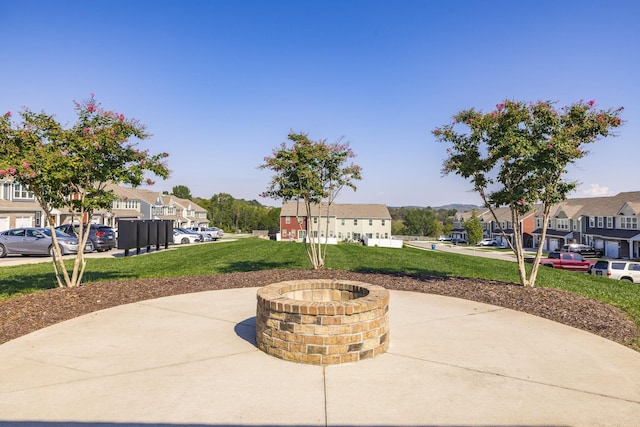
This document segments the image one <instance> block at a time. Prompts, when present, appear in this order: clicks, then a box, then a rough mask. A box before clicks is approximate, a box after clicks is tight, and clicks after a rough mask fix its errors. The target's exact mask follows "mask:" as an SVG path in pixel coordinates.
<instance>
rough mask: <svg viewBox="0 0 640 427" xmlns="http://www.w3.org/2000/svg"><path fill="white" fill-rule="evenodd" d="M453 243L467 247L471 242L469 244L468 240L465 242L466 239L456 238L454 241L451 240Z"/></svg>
mask: <svg viewBox="0 0 640 427" xmlns="http://www.w3.org/2000/svg"><path fill="white" fill-rule="evenodd" d="M451 243H453V244H454V245H458V244H460V245H466V244H467V243H469V242H467V241H466V240H464V239H460V238H458V237H456V238H454V239H451Z"/></svg>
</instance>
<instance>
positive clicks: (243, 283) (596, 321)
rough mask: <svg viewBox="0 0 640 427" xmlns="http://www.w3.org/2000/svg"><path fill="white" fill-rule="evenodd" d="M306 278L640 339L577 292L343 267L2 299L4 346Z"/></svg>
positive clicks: (92, 286) (98, 286)
mask: <svg viewBox="0 0 640 427" xmlns="http://www.w3.org/2000/svg"><path fill="white" fill-rule="evenodd" d="M307 278H309V279H310V278H323V279H324V278H326V279H343V280H356V281H363V282H368V283H371V284H375V285H380V286H384V287H385V288H387V289H390V290H399V291H411V292H423V293H429V294H437V295H444V296H451V297H456V298H463V299H468V300H473V301H479V302H483V303H487V304H493V305H497V306H500V307H505V308H510V309H513V310H518V311H522V312H525V313H529V314H533V315H536V316H540V317H544V318H546V319H550V320H553V321H556V322H559V323H563V324H566V325H569V326H573V327H575V328H579V329H582V330H585V331H588V332H591V333H594V334H596V335H599V336H601V337H604V338H607V339H609V340H612V341H615V342H618V343H620V344H623V345H630V344H631V343H633V342H634V341H635V340H636V339H637V338H638V337H639V336H640V334H639V331H638V329H637V328H636V326H635V324H634V323H633V322H632V321H631V320H630V319H629V318H628V317H627V315H626V314H625V313H624V312H623V311H622V310H619V309H617V308H615V307H613V306H610V305H607V304H604V303H602V302H600V301H596V300H592V299H589V298H586V297H582V296H580V295H576V294H573V293H570V292H565V291H560V290H556V289H550V288H542V287H533V288H531V287H523V286H520V285H517V284H513V283H505V282H498V281H491V280H482V279H468V278H456V277H434V276H416V275H401V274H377V273H376V274H373V273H357V272H349V271H338V270H321V271H313V270H266V271H253V272H246V273H230V274H215V275H208V276H193V277H171V278H160V279H143V280H120V281H113V282H96V283H89V284H85V285H83V286H80V287H77V288H57V289H50V290H46V291H40V292H35V293H32V294H28V295H24V296H19V297H16V298H11V299H9V300H7V301H4V302H0V344H1V343H4V342H7V341H9V340H12V339H15V338H18V337H20V336H23V335H26V334H28V333H31V332H33V331H36V330H38V329H41V328H44V327H47V326H50V325H54V324H56V323H59V322H62V321H65V320H68V319H72V318H74V317H78V316H81V315H84V314H88V313H91V312H94V311H98V310H102V309H105V308H109V307H115V306H118V305H122V304H128V303H132V302H137V301H143V300H148V299H154V298H160V297H165V296H171V295H179V294H186V293H191V292H202V291H211V290H218V289H234V288H245V287H256V286H264V285H267V284H270V283H274V282H280V281H284V280H296V279H307Z"/></svg>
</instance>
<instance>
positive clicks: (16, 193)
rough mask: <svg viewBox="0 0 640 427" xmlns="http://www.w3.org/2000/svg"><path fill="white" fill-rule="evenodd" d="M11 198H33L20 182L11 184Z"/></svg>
mask: <svg viewBox="0 0 640 427" xmlns="http://www.w3.org/2000/svg"><path fill="white" fill-rule="evenodd" d="M13 199H14V200H17V199H33V193H32V192H31V191H29V190H28V189H27V187H25V186H24V185H22V184H13Z"/></svg>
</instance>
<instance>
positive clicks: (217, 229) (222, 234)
mask: <svg viewBox="0 0 640 427" xmlns="http://www.w3.org/2000/svg"><path fill="white" fill-rule="evenodd" d="M211 230H213V231H215V232H217V233H218V239H222V237H223V236H224V231H223V230H222V228H218V227H211Z"/></svg>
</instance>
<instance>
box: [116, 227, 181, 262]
mask: <svg viewBox="0 0 640 427" xmlns="http://www.w3.org/2000/svg"><path fill="white" fill-rule="evenodd" d="M171 241H173V221H171V220H163V219H120V220H118V249H124V255H125V256H127V255H129V250H131V249H136V253H140V249H141V248H147V252H149V251H150V250H151V246H155V247H156V250H157V249H160V246H164V248H165V249H167V248H168V247H169V242H171Z"/></svg>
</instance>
